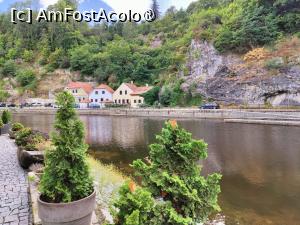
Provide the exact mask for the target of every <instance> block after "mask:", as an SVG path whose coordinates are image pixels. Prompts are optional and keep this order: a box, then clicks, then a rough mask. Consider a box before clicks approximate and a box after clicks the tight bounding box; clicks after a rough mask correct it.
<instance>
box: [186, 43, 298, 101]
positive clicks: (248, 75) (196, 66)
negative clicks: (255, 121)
mask: <svg viewBox="0 0 300 225" xmlns="http://www.w3.org/2000/svg"><path fill="white" fill-rule="evenodd" d="M187 68H188V74H186V75H185V76H184V77H183V79H184V83H183V84H182V89H183V90H184V91H188V90H189V89H190V87H196V88H195V89H194V90H193V92H194V93H195V94H201V95H203V96H204V97H206V98H209V99H214V100H215V101H219V102H221V103H223V104H237V105H241V104H247V105H264V104H266V103H269V104H272V105H274V106H284V105H290V106H292V105H300V65H291V66H287V67H285V68H283V69H280V70H278V71H276V73H275V72H274V73H273V74H272V73H270V71H269V70H268V69H266V68H265V67H264V66H262V65H261V63H256V62H252V63H251V64H249V63H248V62H245V61H244V60H243V59H242V57H241V56H239V55H234V54H227V55H222V54H220V53H218V51H217V50H216V49H215V48H214V46H213V45H212V44H211V43H208V42H206V41H196V40H193V41H192V43H191V46H190V51H189V53H188V61H187Z"/></svg>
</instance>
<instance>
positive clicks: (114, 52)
mask: <svg viewBox="0 0 300 225" xmlns="http://www.w3.org/2000/svg"><path fill="white" fill-rule="evenodd" d="M32 4H33V2H32V1H26V2H22V3H18V4H16V7H17V8H20V9H21V8H26V7H30V6H31V5H32ZM66 7H72V8H76V7H77V3H76V1H74V0H59V1H58V3H56V4H55V5H52V6H49V8H48V10H52V9H53V10H63V9H64V8H66ZM0 31H1V32H0V69H1V76H2V78H6V79H2V81H1V83H0V88H1V90H0V100H1V101H3V100H5V99H6V98H8V97H9V93H8V92H6V91H5V90H4V89H5V88H4V87H5V85H6V84H5V82H7V81H9V82H12V80H13V82H12V83H13V86H14V87H15V88H16V90H18V92H19V93H22V92H24V91H28V90H29V91H32V92H33V93H34V91H35V89H36V86H37V85H38V83H39V81H40V80H42V79H44V77H45V76H47V74H51V73H52V72H53V71H55V70H56V69H59V68H62V69H70V70H71V71H80V79H81V80H95V81H97V82H99V83H100V82H104V83H107V84H109V85H111V86H112V87H113V88H116V87H117V86H118V85H119V84H120V83H122V82H125V81H131V80H133V81H135V82H136V83H138V84H145V83H149V84H151V85H155V86H157V87H158V88H155V89H153V93H150V94H149V95H150V96H147V97H148V99H149V100H148V102H149V103H150V104H152V103H154V102H155V101H156V100H157V95H158V93H159V92H160V101H161V103H162V104H163V105H178V104H182V103H186V104H193V103H195V102H197V101H194V99H193V97H191V96H189V94H188V93H184V92H183V91H182V90H181V88H180V85H181V79H178V76H179V74H182V73H183V74H184V73H185V71H186V57H187V52H188V50H189V46H190V44H191V41H192V40H193V39H198V40H199V39H200V40H206V41H209V42H211V43H213V44H214V46H215V48H216V49H217V50H218V51H219V52H221V53H224V54H226V52H234V53H237V54H243V53H246V52H247V51H249V50H251V49H253V48H256V47H259V46H264V45H268V46H270V45H272V44H274V43H276V41H278V40H280V39H282V38H284V37H286V36H291V35H298V36H300V33H299V31H300V0H198V1H196V2H194V3H192V4H191V5H190V6H189V7H188V8H187V9H186V10H182V9H181V10H177V9H176V8H175V7H171V8H169V9H168V10H167V12H166V13H165V14H164V15H161V16H160V17H159V18H158V19H157V20H156V21H154V22H151V23H149V22H142V23H139V24H137V23H133V22H127V23H120V22H119V23H113V24H107V23H100V24H89V23H84V22H82V23H78V22H74V21H70V22H68V23H65V22H64V23H56V22H53V23H47V22H36V21H34V23H33V24H25V23H18V24H13V23H11V22H10V12H7V13H2V14H1V15H0ZM33 65H35V67H34V66H33ZM37 66H38V67H39V68H41V69H39V70H37V69H36V67H37ZM194 97H195V96H194Z"/></svg>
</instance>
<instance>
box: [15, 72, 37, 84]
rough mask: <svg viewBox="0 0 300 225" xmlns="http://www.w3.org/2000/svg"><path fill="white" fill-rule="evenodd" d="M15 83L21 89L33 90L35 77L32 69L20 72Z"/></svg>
mask: <svg viewBox="0 0 300 225" xmlns="http://www.w3.org/2000/svg"><path fill="white" fill-rule="evenodd" d="M17 81H18V82H19V83H20V85H21V86H22V87H25V88H27V89H33V88H34V87H35V85H36V76H35V73H34V71H33V70H32V69H24V70H20V71H18V73H17Z"/></svg>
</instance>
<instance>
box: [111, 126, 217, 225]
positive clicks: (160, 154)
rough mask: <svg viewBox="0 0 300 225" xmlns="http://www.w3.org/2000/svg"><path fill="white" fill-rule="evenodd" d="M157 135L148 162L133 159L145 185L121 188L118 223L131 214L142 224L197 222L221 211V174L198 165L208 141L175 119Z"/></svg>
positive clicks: (204, 156) (137, 172) (205, 151)
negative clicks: (206, 171)
mask: <svg viewBox="0 0 300 225" xmlns="http://www.w3.org/2000/svg"><path fill="white" fill-rule="evenodd" d="M156 139H157V143H155V144H152V145H150V158H149V160H148V162H147V163H144V162H143V161H142V160H137V161H135V162H134V163H133V167H134V169H135V171H136V175H137V176H138V177H140V178H141V181H142V187H143V188H141V189H137V191H133V192H132V190H130V188H129V187H128V184H127V185H125V187H123V188H122V189H121V191H120V199H119V200H118V201H117V203H116V204H115V206H116V207H117V208H119V209H120V211H119V213H117V214H116V218H117V221H119V223H117V224H126V223H124V221H126V220H127V219H128V218H135V219H138V220H140V223H139V224H140V225H144V224H151V225H152V224H153V225H154V224H170V225H171V224H172V225H173V224H186V225H187V224H195V223H196V222H204V221H205V220H206V219H207V218H208V217H209V216H210V215H211V214H212V213H213V212H217V211H220V207H219V205H218V194H219V193H220V191H221V190H220V184H219V182H220V179H221V175H220V174H212V175H208V176H207V177H203V176H201V167H200V166H199V165H198V163H199V160H200V159H205V158H206V157H207V150H206V149H207V144H206V143H205V142H204V141H202V140H194V139H193V138H192V135H191V134H190V133H188V132H187V131H185V130H184V129H182V128H180V127H179V126H178V125H177V123H176V122H175V121H170V122H167V123H166V124H165V127H164V128H163V130H162V133H161V134H160V135H158V136H157V137H156ZM144 188H145V189H144ZM130 191H131V192H130ZM150 193H151V195H150ZM150 196H151V198H150ZM140 199H143V200H140ZM145 199H148V200H147V201H145ZM159 199H160V200H159ZM146 202H147V204H146ZM149 204H150V205H149ZM141 218H142V219H141ZM143 218H147V219H143ZM122 222H123V223H122Z"/></svg>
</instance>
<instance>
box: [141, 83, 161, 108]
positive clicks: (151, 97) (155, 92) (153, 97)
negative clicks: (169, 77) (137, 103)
mask: <svg viewBox="0 0 300 225" xmlns="http://www.w3.org/2000/svg"><path fill="white" fill-rule="evenodd" d="M159 91H160V87H157V86H156V87H153V88H152V89H151V90H150V91H148V92H146V93H145V94H143V97H144V99H145V103H146V104H147V105H153V104H154V103H155V102H158V100H159Z"/></svg>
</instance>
